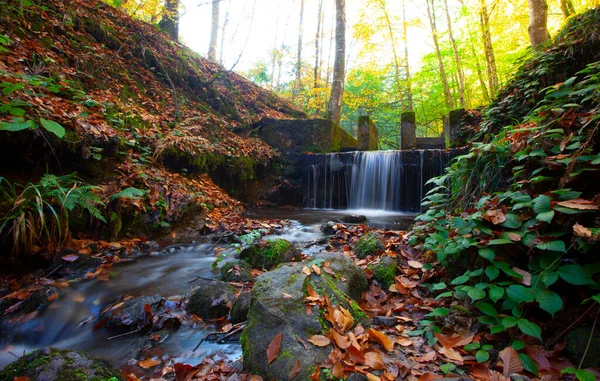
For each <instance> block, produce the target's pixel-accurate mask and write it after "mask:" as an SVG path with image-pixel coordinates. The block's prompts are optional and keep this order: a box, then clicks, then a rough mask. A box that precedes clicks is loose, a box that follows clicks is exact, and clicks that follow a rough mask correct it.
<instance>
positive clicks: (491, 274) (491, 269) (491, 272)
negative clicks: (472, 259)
mask: <svg viewBox="0 0 600 381" xmlns="http://www.w3.org/2000/svg"><path fill="white" fill-rule="evenodd" d="M485 275H487V277H488V278H489V279H490V280H494V279H496V278H498V275H500V270H499V269H498V268H497V267H496V266H494V265H489V266H488V267H486V268H485Z"/></svg>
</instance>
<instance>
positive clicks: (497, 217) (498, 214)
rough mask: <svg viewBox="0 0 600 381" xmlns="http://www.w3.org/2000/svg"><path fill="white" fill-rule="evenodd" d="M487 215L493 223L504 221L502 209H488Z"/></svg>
mask: <svg viewBox="0 0 600 381" xmlns="http://www.w3.org/2000/svg"><path fill="white" fill-rule="evenodd" d="M487 215H488V217H489V218H490V221H491V222H492V223H493V224H494V225H498V224H501V223H503V222H504V221H506V216H505V215H504V212H503V211H502V209H493V210H488V211H487Z"/></svg>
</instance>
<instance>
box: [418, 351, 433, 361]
mask: <svg viewBox="0 0 600 381" xmlns="http://www.w3.org/2000/svg"><path fill="white" fill-rule="evenodd" d="M436 357H437V353H435V351H430V352H427V353H425V354H424V355H423V356H415V357H414V359H415V361H418V362H430V361H433V360H435V358H436Z"/></svg>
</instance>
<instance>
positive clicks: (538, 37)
mask: <svg viewBox="0 0 600 381" xmlns="http://www.w3.org/2000/svg"><path fill="white" fill-rule="evenodd" d="M528 1H529V40H530V41H531V46H533V48H534V49H538V48H539V47H540V45H542V44H543V43H544V42H546V41H548V40H549V39H550V34H549V33H548V4H547V3H546V0H528Z"/></svg>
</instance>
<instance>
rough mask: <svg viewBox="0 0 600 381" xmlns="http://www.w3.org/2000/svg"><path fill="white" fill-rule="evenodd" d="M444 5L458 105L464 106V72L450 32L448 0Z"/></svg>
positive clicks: (450, 21)
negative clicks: (455, 74) (454, 67)
mask: <svg viewBox="0 0 600 381" xmlns="http://www.w3.org/2000/svg"><path fill="white" fill-rule="evenodd" d="M444 7H445V9H446V20H447V21H448V35H449V36H450V41H451V42H452V50H453V52H454V62H455V63H456V73H457V74H458V91H459V94H460V105H461V107H462V108H466V101H465V74H464V72H463V68H462V62H461V59H460V54H459V52H458V46H457V45H456V40H455V39H454V35H453V34H452V19H451V18H450V10H449V9H448V0H444Z"/></svg>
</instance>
